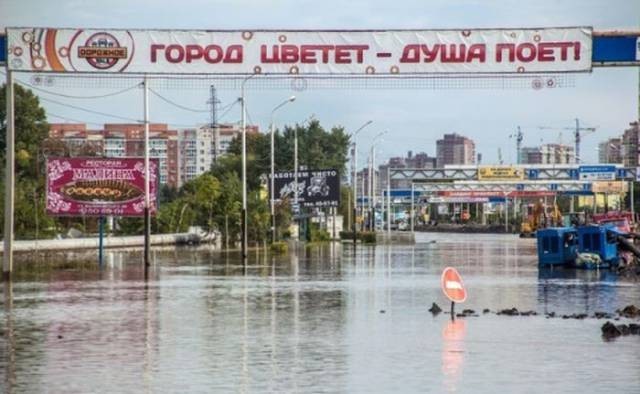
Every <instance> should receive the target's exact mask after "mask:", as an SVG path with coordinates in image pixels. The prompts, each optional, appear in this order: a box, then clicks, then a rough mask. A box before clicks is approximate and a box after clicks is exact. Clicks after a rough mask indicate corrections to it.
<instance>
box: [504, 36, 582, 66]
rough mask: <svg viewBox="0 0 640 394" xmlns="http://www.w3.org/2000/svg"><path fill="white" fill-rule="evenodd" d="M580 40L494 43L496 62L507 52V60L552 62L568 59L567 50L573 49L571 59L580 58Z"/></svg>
mask: <svg viewBox="0 0 640 394" xmlns="http://www.w3.org/2000/svg"><path fill="white" fill-rule="evenodd" d="M580 47H581V46H580V42H579V41H575V42H540V43H538V44H532V43H528V42H525V43H521V44H518V45H516V44H496V62H498V63H501V62H502V61H503V59H504V58H505V56H504V53H505V51H506V52H507V55H508V61H509V62H515V61H516V60H517V61H519V62H524V63H528V62H532V61H534V60H537V61H539V62H553V61H556V60H560V61H563V62H564V61H567V60H569V50H570V49H573V60H576V61H577V60H580Z"/></svg>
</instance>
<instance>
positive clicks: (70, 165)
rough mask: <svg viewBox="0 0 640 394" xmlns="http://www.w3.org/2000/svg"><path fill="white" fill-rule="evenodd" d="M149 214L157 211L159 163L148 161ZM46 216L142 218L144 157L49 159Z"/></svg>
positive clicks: (155, 160) (152, 160)
mask: <svg viewBox="0 0 640 394" xmlns="http://www.w3.org/2000/svg"><path fill="white" fill-rule="evenodd" d="M149 171H150V178H149V180H150V182H149V194H150V196H149V198H150V209H149V211H150V213H151V214H152V215H153V214H155V212H156V210H157V199H156V194H157V190H158V160H157V159H151V160H150V162H149ZM46 197H47V206H46V211H47V214H49V215H52V216H143V215H144V159H143V158H101V157H90V158H77V157H74V158H52V157H50V158H48V159H47V196H46Z"/></svg>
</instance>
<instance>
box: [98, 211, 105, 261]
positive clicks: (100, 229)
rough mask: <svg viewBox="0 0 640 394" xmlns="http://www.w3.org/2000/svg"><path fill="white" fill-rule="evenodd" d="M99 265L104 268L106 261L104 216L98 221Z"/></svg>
mask: <svg viewBox="0 0 640 394" xmlns="http://www.w3.org/2000/svg"><path fill="white" fill-rule="evenodd" d="M98 234H99V235H98V236H99V238H98V265H99V266H100V268H102V262H103V260H104V216H100V218H99V219H98Z"/></svg>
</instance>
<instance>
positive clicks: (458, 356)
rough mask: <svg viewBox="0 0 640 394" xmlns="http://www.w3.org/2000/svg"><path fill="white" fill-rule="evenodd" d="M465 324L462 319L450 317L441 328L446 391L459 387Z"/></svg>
mask: <svg viewBox="0 0 640 394" xmlns="http://www.w3.org/2000/svg"><path fill="white" fill-rule="evenodd" d="M466 324H467V322H466V321H465V320H464V319H451V320H449V321H447V324H446V325H445V326H444V329H443V330H442V374H443V378H444V389H445V391H447V392H455V391H458V390H459V389H460V387H459V386H458V383H459V380H460V377H461V375H462V367H463V364H464V356H465V346H464V338H465V336H466V331H467V326H466Z"/></svg>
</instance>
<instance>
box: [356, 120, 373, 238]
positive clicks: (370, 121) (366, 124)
mask: <svg viewBox="0 0 640 394" xmlns="http://www.w3.org/2000/svg"><path fill="white" fill-rule="evenodd" d="M371 123H373V121H372V120H369V121H367V122H366V123H365V124H363V125H362V126H360V128H359V129H358V130H356V131H355V132H354V133H353V179H352V180H351V182H352V183H353V223H352V225H353V247H354V251H355V247H356V239H357V237H356V231H357V226H356V217H357V216H358V189H357V184H358V147H357V145H356V137H357V136H358V133H359V132H360V131H361V130H362V129H364V128H365V127H367V126H369V125H370V124H371ZM362 192H363V195H364V190H363V191H362Z"/></svg>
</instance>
